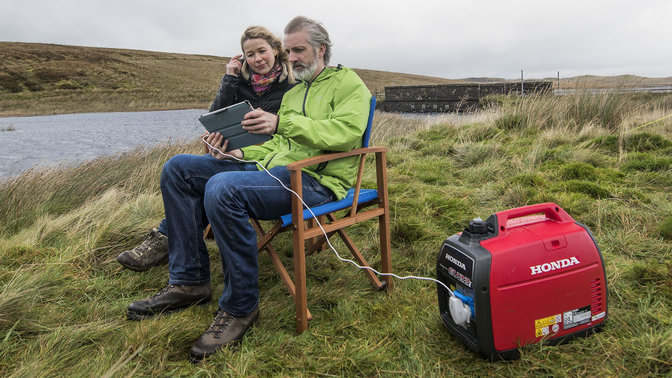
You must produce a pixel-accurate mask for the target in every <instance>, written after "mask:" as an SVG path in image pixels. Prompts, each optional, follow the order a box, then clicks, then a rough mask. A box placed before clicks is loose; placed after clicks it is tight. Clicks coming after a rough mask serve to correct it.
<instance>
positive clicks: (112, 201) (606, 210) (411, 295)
mask: <svg viewBox="0 0 672 378" xmlns="http://www.w3.org/2000/svg"><path fill="white" fill-rule="evenodd" d="M591 96H594V97H595V98H593V97H591ZM612 96H613V97H612ZM654 100H655V101H654ZM654 102H655V103H656V104H658V105H655V106H653V105H652V103H654ZM503 104H504V105H502V106H501V107H496V108H491V109H489V110H487V111H485V112H481V113H477V114H471V115H468V116H464V117H458V116H453V115H441V116H422V117H404V116H401V115H394V114H385V113H377V114H376V117H375V121H374V122H375V124H374V129H373V130H374V134H373V136H372V144H376V145H384V146H387V147H388V151H389V152H388V175H389V192H390V206H391V211H392V222H391V231H392V250H393V268H394V271H395V273H397V274H400V275H407V274H413V275H420V276H429V277H433V276H434V275H435V268H436V257H437V255H438V252H439V250H438V249H439V248H440V245H441V243H442V241H443V240H444V239H445V238H446V237H448V236H450V235H452V234H454V233H456V232H459V231H461V229H462V228H464V227H465V226H466V225H467V224H468V222H469V220H470V219H472V218H474V217H477V216H478V217H481V218H485V217H487V216H489V215H490V214H492V213H494V212H497V211H501V210H505V209H508V208H512V207H518V206H523V205H528V204H534V203H541V202H547V201H551V202H555V203H557V204H559V205H560V206H561V207H562V208H564V209H565V210H567V211H568V212H569V214H570V215H572V216H573V218H574V219H575V220H577V221H579V222H581V223H583V224H586V225H587V226H588V227H589V228H590V229H591V231H592V232H593V233H594V235H595V238H596V240H597V242H598V244H599V246H600V248H601V251H602V254H603V257H604V262H605V268H606V272H607V282H608V290H609V320H608V322H607V323H606V326H605V329H604V331H603V332H600V333H598V334H596V335H593V336H590V337H587V338H582V339H577V340H574V341H572V342H570V343H567V344H563V345H559V346H547V345H544V344H535V345H531V346H527V347H524V348H522V349H521V358H520V359H519V360H515V361H511V362H500V363H491V362H488V361H486V360H484V359H482V358H481V357H480V356H478V355H476V354H474V353H472V352H471V351H469V350H468V349H467V348H466V347H465V346H464V345H462V344H461V343H460V342H459V341H457V340H456V339H455V338H454V337H452V336H451V335H450V334H449V333H448V332H447V331H446V330H445V329H444V327H443V325H442V323H441V320H440V318H439V315H438V305H437V299H436V287H435V285H434V284H431V283H427V282H423V281H410V280H406V281H397V282H396V286H395V289H394V290H391V291H389V292H375V291H373V290H372V289H371V288H370V285H369V284H368V283H367V280H366V279H365V277H364V275H362V274H361V273H360V272H357V271H355V269H354V268H352V267H350V266H347V265H343V264H342V263H340V262H338V261H337V260H336V258H335V257H334V256H333V255H331V254H330V253H329V252H326V253H321V254H318V255H316V256H311V257H309V258H308V259H307V269H308V272H309V275H308V301H309V308H310V310H311V312H312V313H313V316H314V320H313V321H312V322H311V324H310V326H309V329H308V331H306V332H304V333H303V334H301V335H296V334H295V331H294V321H293V316H294V312H293V302H292V301H291V299H290V297H289V296H288V295H287V294H286V292H285V289H284V286H283V285H282V283H281V282H280V280H279V279H278V277H277V274H276V273H275V271H274V269H273V267H272V264H271V262H270V260H269V259H268V257H267V256H266V255H265V254H260V257H259V259H260V288H261V321H260V323H259V325H258V326H257V327H256V328H254V329H253V331H252V332H250V333H249V334H248V335H247V336H246V337H245V340H244V342H243V343H242V345H241V346H240V347H239V348H237V349H233V350H225V351H224V352H222V353H220V354H218V355H216V356H214V357H213V358H211V359H209V360H208V361H207V363H205V364H197V365H193V364H190V363H189V362H188V361H187V351H188V349H189V347H190V346H191V343H193V341H194V340H195V339H196V338H198V336H199V335H200V334H201V333H202V332H203V331H204V330H205V328H207V326H208V325H209V324H210V322H211V320H212V316H213V312H214V310H215V308H216V304H213V303H211V304H208V305H205V306H196V307H193V308H190V309H187V310H185V311H183V312H181V313H176V314H173V315H170V316H164V317H161V318H158V319H154V320H147V321H142V322H131V321H127V320H125V310H126V307H127V306H128V304H129V303H130V302H132V301H134V300H137V299H140V298H143V297H145V296H148V295H151V294H153V293H154V292H156V291H157V290H158V289H160V288H161V287H162V286H163V285H164V284H165V283H166V278H167V272H166V268H165V267H157V268H153V269H151V270H150V271H148V272H145V273H135V272H131V271H128V270H124V269H122V268H121V267H120V266H119V265H118V264H117V262H116V261H115V256H116V254H117V253H118V252H119V251H122V250H124V249H126V248H129V247H132V246H134V245H135V244H137V243H138V242H139V241H140V240H141V238H142V235H143V234H144V233H145V232H146V230H147V229H149V228H151V227H154V226H155V225H156V224H157V223H158V221H159V220H160V219H161V218H162V216H163V211H162V202H161V196H160V192H159V188H158V175H159V172H160V168H161V166H162V164H163V163H164V162H165V161H166V160H167V159H168V158H169V157H170V156H172V155H174V154H176V153H180V152H189V151H191V152H197V151H198V146H197V143H196V142H194V143H191V144H186V145H161V146H157V147H156V148H153V149H141V150H136V151H133V152H130V153H125V154H120V155H116V156H114V157H110V158H100V159H95V160H92V161H89V162H87V163H85V164H82V165H80V166H77V167H75V168H53V169H47V170H35V171H31V172H27V173H25V174H23V175H21V176H19V177H15V178H13V179H11V180H9V181H6V182H3V183H0V219H3V222H2V224H0V292H1V295H0V340H1V343H0V357H1V359H0V360H1V361H2V362H1V363H0V375H3V376H31V377H32V376H54V375H58V376H61V375H66V376H113V375H118V376H130V375H137V376H155V375H160V376H193V375H198V376H220V375H231V376H240V375H252V376H269V375H272V376H317V375H336V376H396V375H403V376H408V375H410V376H537V375H544V376H584V375H585V376H658V375H669V374H670V371H671V367H672V327H671V319H672V313H671V309H672V264H671V263H670V261H672V244H670V239H671V238H672V236H671V235H672V231H671V230H672V226H671V225H672V199H671V198H670V195H669V188H670V187H671V186H672V168H671V166H672V161H671V158H672V148H670V145H672V119H670V118H668V119H666V120H663V121H660V122H656V123H653V124H650V125H648V126H646V127H645V128H638V126H639V125H642V124H645V123H647V122H649V121H652V120H655V119H658V118H661V117H663V116H665V115H666V114H669V113H670V111H671V108H670V107H666V105H664V104H669V100H668V99H666V98H665V97H664V96H661V97H656V98H655V99H653V100H652V99H651V98H647V99H642V98H641V97H638V96H637V95H633V94H625V95H622V96H621V95H618V96H615V95H614V94H613V93H603V94H591V95H588V94H585V93H577V94H575V95H567V96H564V97H560V98H558V97H552V96H551V97H543V96H540V97H534V98H533V97H529V96H526V98H525V101H524V102H521V101H520V99H518V98H516V97H511V98H507V99H505V101H503ZM368 163H369V164H370V163H372V162H368ZM368 172H369V173H368V176H367V177H366V178H365V180H366V183H367V184H369V185H373V183H374V182H375V181H374V177H373V170H372V169H369V170H368ZM375 232H376V226H375V225H374V224H364V225H361V226H358V227H356V228H354V230H353V232H352V237H353V238H354V239H356V240H357V242H358V244H359V245H360V247H361V249H362V252H363V253H364V254H365V255H366V256H369V260H370V261H374V260H375V259H374V258H373V257H374V256H375V254H376V252H377V251H376V242H375ZM278 242H279V244H278V245H277V247H278V249H279V251H280V254H281V256H282V258H283V259H286V261H287V262H289V261H290V258H291V257H290V256H291V241H290V240H288V239H287V237H281V238H280V240H278ZM335 245H336V247H337V248H338V249H339V251H343V245H342V244H340V243H338V242H337V243H335ZM208 247H209V250H210V252H211V258H212V264H211V266H212V267H213V268H212V276H213V285H214V289H215V292H217V291H219V290H221V289H222V284H221V282H222V276H221V270H220V269H219V268H218V267H219V256H218V253H217V252H216V247H215V245H214V244H212V243H210V242H209V244H208ZM289 265H290V266H291V264H289ZM374 266H375V264H374Z"/></svg>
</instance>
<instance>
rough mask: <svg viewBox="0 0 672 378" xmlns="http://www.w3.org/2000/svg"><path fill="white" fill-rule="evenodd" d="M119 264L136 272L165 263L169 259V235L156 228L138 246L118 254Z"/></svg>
mask: <svg viewBox="0 0 672 378" xmlns="http://www.w3.org/2000/svg"><path fill="white" fill-rule="evenodd" d="M117 261H118V262H119V264H121V265H123V266H124V267H125V268H127V269H130V270H134V271H136V272H144V271H145V270H147V269H149V268H151V267H154V266H158V265H161V264H164V263H166V262H167V261H168V237H167V236H166V235H164V234H162V233H160V232H159V230H158V229H156V228H154V229H152V230H151V231H149V232H148V233H147V235H145V240H143V241H142V243H140V245H138V246H137V247H135V248H133V249H131V250H128V251H124V252H121V253H120V254H119V256H117Z"/></svg>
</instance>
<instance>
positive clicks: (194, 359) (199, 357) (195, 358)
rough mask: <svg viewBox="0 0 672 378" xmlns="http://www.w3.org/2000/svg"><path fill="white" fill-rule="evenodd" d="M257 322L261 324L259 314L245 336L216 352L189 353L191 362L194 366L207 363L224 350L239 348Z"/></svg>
mask: <svg viewBox="0 0 672 378" xmlns="http://www.w3.org/2000/svg"><path fill="white" fill-rule="evenodd" d="M257 322H259V314H257V316H256V317H255V318H254V319H252V321H251V322H250V326H249V327H247V329H246V330H245V333H243V336H241V337H240V339H238V340H233V341H231V342H230V343H228V344H226V345H222V346H221V347H219V348H217V349H215V350H214V351H212V352H210V353H205V354H196V353H192V352H191V351H189V362H191V363H192V364H197V363H200V362H203V361H205V359H206V358H208V357H210V356H212V355H213V354H216V353H217V352H219V351H221V350H222V349H225V348H235V347H237V346H239V345H240V343H242V342H243V337H245V335H247V332H248V331H249V330H250V328H252V327H254V325H255V324H257Z"/></svg>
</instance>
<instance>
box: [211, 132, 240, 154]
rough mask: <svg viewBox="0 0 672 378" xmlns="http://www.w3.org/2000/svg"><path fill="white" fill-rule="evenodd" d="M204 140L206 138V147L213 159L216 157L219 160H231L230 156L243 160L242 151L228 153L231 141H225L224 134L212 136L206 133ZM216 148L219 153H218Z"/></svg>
mask: <svg viewBox="0 0 672 378" xmlns="http://www.w3.org/2000/svg"><path fill="white" fill-rule="evenodd" d="M203 138H205V141H206V142H207V143H206V147H207V148H208V153H209V154H210V155H211V156H212V157H214V158H215V159H219V160H222V159H229V158H230V156H233V157H235V158H238V159H242V158H243V151H241V150H240V149H237V150H233V151H226V147H227V146H228V145H229V141H228V140H225V139H224V137H223V136H222V134H220V133H212V134H208V133H205V134H203ZM208 144H209V145H208ZM211 146H212V147H211ZM213 147H214V148H213ZM215 148H216V149H217V150H219V151H217V150H216V149H215ZM220 151H221V152H220Z"/></svg>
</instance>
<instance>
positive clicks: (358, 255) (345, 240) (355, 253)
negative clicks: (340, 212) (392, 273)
mask: <svg viewBox="0 0 672 378" xmlns="http://www.w3.org/2000/svg"><path fill="white" fill-rule="evenodd" d="M327 216H328V217H329V220H331V221H332V222H333V221H334V219H335V218H334V217H333V215H331V214H328V215H327ZM336 232H337V233H338V236H340V237H341V239H342V240H343V243H345V245H346V246H347V247H348V249H349V250H350V253H352V256H353V257H354V258H355V260H357V263H359V265H361V266H369V263H368V262H367V261H366V259H365V258H364V255H362V254H361V252H359V249H357V247H356V246H355V242H353V241H352V239H350V237H349V236H348V234H347V233H346V232H345V231H343V230H342V229H341V230H337V231H336ZM362 271H363V272H364V274H366V276H367V277H368V278H369V281H371V283H372V284H373V286H374V287H375V288H376V289H382V288H383V287H384V285H383V284H382V283H381V282H380V280H378V277H376V274H375V273H373V271H371V270H369V269H362Z"/></svg>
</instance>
